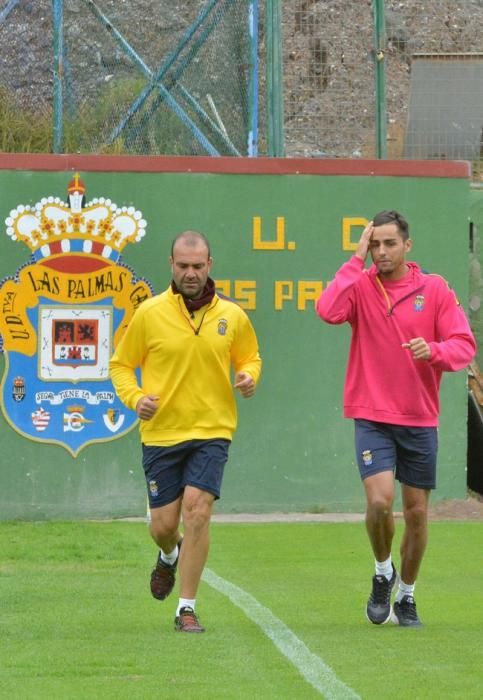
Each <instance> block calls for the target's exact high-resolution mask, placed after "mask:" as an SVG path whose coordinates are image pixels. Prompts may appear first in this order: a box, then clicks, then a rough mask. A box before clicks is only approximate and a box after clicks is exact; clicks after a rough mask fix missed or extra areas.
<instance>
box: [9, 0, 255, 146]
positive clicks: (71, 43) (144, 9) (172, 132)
mask: <svg viewBox="0 0 483 700" xmlns="http://www.w3.org/2000/svg"><path fill="white" fill-rule="evenodd" d="M252 8H253V2H251V0H191V1H190V2H183V3H182V2H172V3H171V2H170V3H165V2H163V3H158V2H153V1H152V0H150V1H149V0H137V2H126V1H125V0H116V1H114V0H96V2H94V1H93V0H63V1H61V0H53V2H50V1H49V0H38V1H37V2H25V1H24V2H22V1H20V0H18V1H17V2H15V0H10V1H9V3H7V5H5V6H4V8H3V11H2V14H0V41H1V42H2V47H3V48H2V57H1V59H0V61H1V64H0V66H1V74H0V75H1V78H0V85H1V87H0V89H1V90H2V96H3V97H4V102H5V103H8V104H10V105H11V109H10V111H9V116H10V117H12V116H13V114H14V113H15V112H16V111H17V110H18V107H20V108H21V111H22V112H23V113H24V114H28V115H29V119H32V118H33V119H35V120H37V124H38V126H39V130H40V127H41V125H43V124H44V120H45V122H48V121H49V120H50V124H51V125H52V122H53V123H54V124H55V125H56V128H55V130H54V136H53V142H51V143H50V148H45V149H44V148H40V150H54V151H64V152H66V151H71V152H72V151H73V152H83V153H99V152H101V153H102V152H109V153H113V152H114V153H136V154H168V155H187V154H189V155H206V154H209V155H217V154H223V155H247V154H250V155H251V154H252V153H251V148H252V146H253V142H254V140H255V138H256V134H255V135H253V129H254V128H256V122H255V118H256V111H255V107H254V105H255V104H256V88H257V86H256V83H255V81H254V80H253V75H254V74H255V72H256V60H255V61H254V59H253V56H254V57H255V59H256V51H255V52H254V51H253V42H254V40H256V36H253V32H251V31H250V30H251V27H253V13H252ZM0 11H1V10H0ZM5 47H9V48H8V49H7V48H5ZM254 125H255V126H254ZM4 126H5V127H6V124H4ZM50 129H51V130H52V126H51V127H50ZM8 145H9V144H8V142H7V139H6V138H4V146H6V147H7V148H5V147H4V150H11V149H10V148H8ZM13 150H14V149H13ZM33 150H36V149H33Z"/></svg>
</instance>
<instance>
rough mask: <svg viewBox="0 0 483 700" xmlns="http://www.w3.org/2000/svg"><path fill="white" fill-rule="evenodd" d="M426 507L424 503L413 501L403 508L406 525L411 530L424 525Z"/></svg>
mask: <svg viewBox="0 0 483 700" xmlns="http://www.w3.org/2000/svg"><path fill="white" fill-rule="evenodd" d="M427 519H428V508H427V505H426V503H413V504H410V505H406V507H405V508H404V520H405V522H406V525H407V526H408V527H410V528H411V529H413V530H417V529H420V528H424V527H426V523H427Z"/></svg>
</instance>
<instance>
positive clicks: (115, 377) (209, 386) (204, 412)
mask: <svg viewBox="0 0 483 700" xmlns="http://www.w3.org/2000/svg"><path fill="white" fill-rule="evenodd" d="M230 365H232V366H233V368H234V370H235V372H247V373H248V374H250V376H251V377H253V379H254V381H255V383H256V382H258V379H259V376H260V371H261V365H262V362H261V359H260V355H259V352H258V343H257V338H256V335H255V331H254V330H253V326H252V324H251V323H250V320H249V318H248V316H247V315H246V313H245V312H244V311H243V309H241V308H240V307H239V306H238V305H237V304H236V303H234V302H233V301H230V300H228V299H226V298H225V297H222V296H219V295H218V294H215V296H214V298H213V299H212V301H211V303H210V304H207V305H206V306H203V307H202V308H201V309H199V310H198V311H195V312H194V314H193V315H191V314H190V313H189V312H188V310H187V309H186V306H185V304H184V301H183V297H182V296H181V294H175V293H173V291H172V289H171V288H168V289H167V290H166V291H165V292H163V293H162V294H160V295H158V296H155V297H153V298H151V299H147V300H146V301H144V302H143V304H142V305H141V306H140V307H139V308H138V310H137V311H136V313H135V314H134V316H133V318H132V320H131V322H130V324H129V326H128V328H127V330H126V333H125V334H124V336H123V338H122V340H121V341H120V343H119V344H118V346H117V348H116V350H115V352H114V355H113V356H112V358H111V361H110V372H111V379H112V382H113V384H114V388H115V389H116V392H117V394H118V396H119V398H120V399H121V401H122V402H123V403H124V404H125V405H126V406H127V407H128V408H131V409H132V410H135V408H136V404H137V403H138V401H139V399H140V398H142V397H143V396H146V395H147V394H153V395H155V396H159V397H160V398H159V408H158V410H157V411H156V413H155V415H154V416H153V418H151V420H148V421H141V423H140V431H141V440H142V442H143V443H145V444H147V445H173V444H176V443H178V442H183V441H184V440H193V439H200V440H202V439H211V438H225V439H228V440H231V438H232V435H233V432H234V430H235V428H236V423H237V411H236V403H235V398H234V395H233V388H232V382H231V377H230ZM138 367H139V368H140V369H141V386H139V383H138V380H137V376H136V371H135V370H136V368H138Z"/></svg>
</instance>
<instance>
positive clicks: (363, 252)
mask: <svg viewBox="0 0 483 700" xmlns="http://www.w3.org/2000/svg"><path fill="white" fill-rule="evenodd" d="M373 233H374V224H373V223H372V221H369V223H368V224H367V226H366V228H365V229H364V231H363V232H362V236H361V237H360V239H359V243H358V244H357V250H356V253H355V254H356V255H357V257H358V258H360V259H361V260H364V262H365V261H366V258H367V254H368V253H369V245H370V242H371V238H372V234H373Z"/></svg>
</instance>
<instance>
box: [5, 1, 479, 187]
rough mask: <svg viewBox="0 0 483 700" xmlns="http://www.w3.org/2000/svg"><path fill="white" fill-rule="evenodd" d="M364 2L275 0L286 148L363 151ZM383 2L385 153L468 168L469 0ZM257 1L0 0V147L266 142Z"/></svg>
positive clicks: (473, 92)
mask: <svg viewBox="0 0 483 700" xmlns="http://www.w3.org/2000/svg"><path fill="white" fill-rule="evenodd" d="M375 5H376V3H375V1H374V0H354V1H353V2H346V3H341V2H339V1H338V0H280V8H281V13H280V14H281V17H282V47H283V51H282V56H283V59H282V60H283V103H284V115H283V125H284V140H285V153H286V155H287V156H289V157H299V156H302V157H309V158H374V157H376V154H377V145H376V144H377V134H376V111H377V109H378V102H377V100H378V95H377V94H376V88H375V84H376V81H375V72H376V71H375V68H376V62H377V60H378V57H377V56H376V51H375V47H376V42H375V39H374V36H375V32H374V26H375V21H374V9H375ZM384 5H385V11H384V18H385V33H384V36H383V41H382V42H381V44H380V45H379V47H378V48H381V51H382V54H381V56H379V59H380V60H381V61H383V65H384V69H385V70H384V75H385V100H384V105H383V107H384V117H385V122H384V123H385V128H386V131H387V138H386V140H385V144H386V147H387V152H386V154H385V155H386V156H387V157H388V158H396V159H398V158H418V159H419V158H422V159H426V158H437V159H445V158H448V159H465V160H470V161H471V162H472V163H473V170H474V177H475V180H477V181H481V180H482V179H483V166H482V159H481V157H482V129H483V0H423V1H422V2H416V0H410V1H406V2H404V1H402V0H400V1H395V0H386V2H385V3H384ZM267 6H268V3H266V2H264V0H259V2H256V0H186V1H185V2H175V1H173V2H169V3H168V2H162V3H159V2H154V0H132V1H129V2H128V1H127V0H96V1H95V2H94V1H93V0H64V1H63V2H60V0H0V41H1V46H2V48H1V50H0V149H1V150H3V151H40V152H52V151H57V150H62V151H65V152H83V153H103V152H110V153H112V152H114V153H137V154H167V155H170V154H175V155H176V154H177V155H206V154H207V153H208V154H213V155H215V154H217V153H219V154H221V155H257V154H260V155H263V154H265V153H267V152H269V148H268V144H267V137H266V124H267V121H268V117H269V116H270V114H269V112H268V113H267V107H266V100H265V94H264V93H265V88H266V86H265V72H266V64H267V60H268V56H267V50H266V45H265V36H266V27H267V23H268V22H269V21H270V18H269V17H266V13H265V8H266V7H267ZM257 7H258V12H259V16H260V21H259V24H258V32H257V31H256V26H257V25H256V21H254V20H256V9H257ZM59 8H61V9H62V12H63V17H62V19H63V23H62V25H63V31H62V33H61V34H59V33H58V32H56V27H57V26H58V22H59V18H58V17H56V16H55V15H56V11H57V13H58V12H59ZM254 13H255V17H254ZM54 55H55V60H54ZM267 114H268V116H267ZM53 125H55V128H54V127H53ZM257 145H258V150H257Z"/></svg>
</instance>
